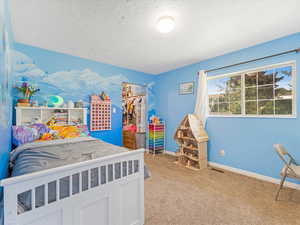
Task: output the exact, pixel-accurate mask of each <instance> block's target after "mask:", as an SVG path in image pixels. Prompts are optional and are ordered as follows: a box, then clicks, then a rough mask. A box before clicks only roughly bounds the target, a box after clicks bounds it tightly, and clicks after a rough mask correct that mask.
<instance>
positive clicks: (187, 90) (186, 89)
mask: <svg viewBox="0 0 300 225" xmlns="http://www.w3.org/2000/svg"><path fill="white" fill-rule="evenodd" d="M179 94H180V95H189V94H194V82H182V83H180V85H179Z"/></svg>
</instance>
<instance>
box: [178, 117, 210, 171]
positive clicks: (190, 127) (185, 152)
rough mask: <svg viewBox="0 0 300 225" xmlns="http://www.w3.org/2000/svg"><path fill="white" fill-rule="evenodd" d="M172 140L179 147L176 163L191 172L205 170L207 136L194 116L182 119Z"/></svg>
mask: <svg viewBox="0 0 300 225" xmlns="http://www.w3.org/2000/svg"><path fill="white" fill-rule="evenodd" d="M174 139H175V140H176V142H177V143H178V145H179V146H180V148H179V151H178V152H177V153H176V155H177V157H178V160H177V162H176V163H178V164H182V165H185V166H186V167H187V168H190V169H193V170H201V169H204V168H207V141H208V136H207V133H206V131H205V129H204V127H203V125H202V122H201V121H200V120H199V119H198V118H197V116H196V115H194V114H188V115H186V116H185V117H184V119H183V121H182V122H181V123H180V125H179V127H178V128H177V130H176V133H175V136H174Z"/></svg>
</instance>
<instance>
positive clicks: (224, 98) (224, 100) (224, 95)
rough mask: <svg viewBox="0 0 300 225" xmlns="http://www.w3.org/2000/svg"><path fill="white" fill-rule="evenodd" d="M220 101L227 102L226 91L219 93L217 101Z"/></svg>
mask: <svg viewBox="0 0 300 225" xmlns="http://www.w3.org/2000/svg"><path fill="white" fill-rule="evenodd" d="M221 102H229V95H228V93H220V94H219V103H221Z"/></svg>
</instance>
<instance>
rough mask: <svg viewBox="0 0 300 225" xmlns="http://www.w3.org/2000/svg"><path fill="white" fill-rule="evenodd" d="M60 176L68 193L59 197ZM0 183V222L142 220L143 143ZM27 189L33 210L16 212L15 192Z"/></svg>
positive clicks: (65, 224)
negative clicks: (0, 216)
mask: <svg viewBox="0 0 300 225" xmlns="http://www.w3.org/2000/svg"><path fill="white" fill-rule="evenodd" d="M117 169H119V170H117ZM104 170H105V176H102V175H101V171H102V172H104ZM92 171H93V172H92ZM97 171H98V173H97ZM118 171H121V173H119V172H118ZM87 173H88V176H85V178H84V176H83V174H85V175H86V174H87ZM92 173H93V174H94V175H95V174H96V175H97V174H98V175H97V176H96V177H97V180H98V185H95V183H94V184H93V185H92V184H91V180H92V179H91V175H92ZM111 174H112V176H111ZM109 176H110V177H109ZM86 177H88V180H86ZM62 178H63V179H64V180H69V182H68V183H67V184H69V185H67V186H66V187H67V188H68V192H69V195H68V196H63V198H62V196H61V195H60V192H59V190H60V188H62V187H61V185H62V183H61V182H62ZM83 178H84V179H83ZM93 178H95V176H93ZM74 179H77V180H76V184H77V182H78V181H79V192H78V191H77V189H76V191H74V190H73V185H72V182H73V181H74V182H75V180H74ZM104 181H105V183H104ZM83 182H84V183H85V184H87V183H88V189H86V188H83V185H82V184H83ZM49 183H50V184H51V185H54V187H56V193H54V196H55V198H56V200H55V201H53V202H49V201H48V194H49V193H48V185H49ZM74 184H75V183H74ZM0 185H1V186H3V188H4V225H142V224H144V149H140V150H136V151H130V152H124V153H120V154H116V155H111V156H107V157H103V158H98V159H93V160H89V161H85V162H80V163H76V164H71V165H66V166H63V167H58V168H53V169H49V170H44V171H40V172H35V173H31V174H26V175H22V176H17V177H11V178H7V179H4V180H2V181H1V182H0ZM52 187H53V186H52ZM74 189H75V188H74ZM27 191H29V192H31V210H29V211H26V212H23V213H20V214H18V210H17V206H18V195H19V194H21V193H24V192H27ZM37 191H42V192H43V193H44V195H43V196H44V204H43V205H42V206H39V207H38V208H37V207H36V206H37V205H36V201H35V196H36V192H37ZM73 192H74V193H73ZM76 192H78V193H76ZM27 193H28V192H27ZM52 195H53V193H52ZM51 201H52V200H51Z"/></svg>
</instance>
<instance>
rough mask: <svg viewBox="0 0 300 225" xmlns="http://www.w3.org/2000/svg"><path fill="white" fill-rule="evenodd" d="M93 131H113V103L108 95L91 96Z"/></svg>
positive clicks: (91, 125) (91, 126)
mask: <svg viewBox="0 0 300 225" xmlns="http://www.w3.org/2000/svg"><path fill="white" fill-rule="evenodd" d="M90 112H91V119H90V129H91V131H100V130H111V101H110V98H109V96H108V95H106V94H105V93H104V92H102V93H101V94H100V95H92V96H91V109H90Z"/></svg>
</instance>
